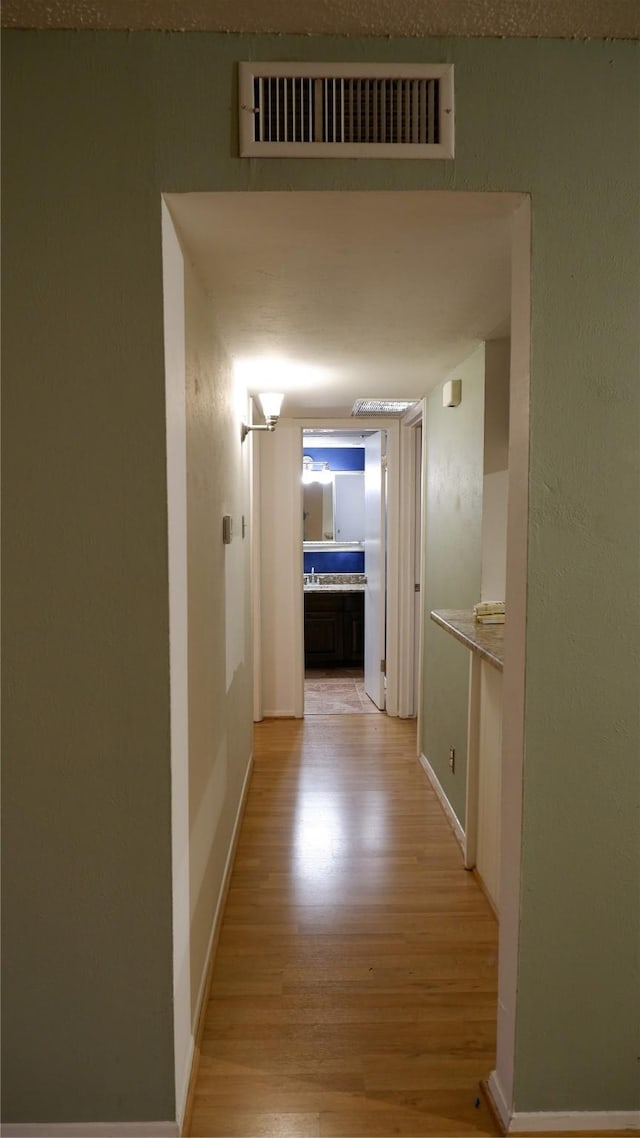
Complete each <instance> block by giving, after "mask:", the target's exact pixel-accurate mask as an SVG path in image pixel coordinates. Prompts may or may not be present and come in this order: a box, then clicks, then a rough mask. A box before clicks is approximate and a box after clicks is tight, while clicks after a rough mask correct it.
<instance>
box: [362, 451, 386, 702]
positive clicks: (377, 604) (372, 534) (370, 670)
mask: <svg viewBox="0 0 640 1138" xmlns="http://www.w3.org/2000/svg"><path fill="white" fill-rule="evenodd" d="M382 460H383V436H382V431H375V432H374V434H372V435H370V436H369V437H368V438H367V439H365V443H364V522H365V531H364V533H365V536H364V568H365V573H366V575H367V583H366V586H365V592H364V690H365V691H366V693H367V695H368V696H369V699H371V700H373V702H374V703H375V705H376V707H379V708H380V710H381V711H383V710H384V706H385V683H384V681H385V676H384V671H383V669H382V666H381V662H382V661H384V659H385V643H386V550H385V529H386V526H385V522H386V508H385V493H384V486H385V477H384V468H383V461H382Z"/></svg>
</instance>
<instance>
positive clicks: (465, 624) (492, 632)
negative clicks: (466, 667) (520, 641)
mask: <svg viewBox="0 0 640 1138" xmlns="http://www.w3.org/2000/svg"><path fill="white" fill-rule="evenodd" d="M430 615H431V619H432V620H434V621H435V623H436V624H439V625H440V627H441V628H443V629H444V630H445V632H449V633H451V635H452V636H455V638H456V640H459V641H460V643H461V644H464V645H465V647H467V648H470V649H471V651H472V652H476V653H477V655H478V656H480V657H481V658H482V659H483V660H486V661H487V663H489V664H492V665H493V667H494V668H497V669H498V671H499V672H501V671H502V670H503V667H504V624H478V622H477V621H476V620H474V617H473V613H472V612H470V611H468V610H466V609H433V610H432V611H431V614H430Z"/></svg>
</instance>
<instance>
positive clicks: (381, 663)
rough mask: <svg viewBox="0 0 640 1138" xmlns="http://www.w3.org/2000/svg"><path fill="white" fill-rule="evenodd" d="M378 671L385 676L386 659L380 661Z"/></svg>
mask: <svg viewBox="0 0 640 1138" xmlns="http://www.w3.org/2000/svg"><path fill="white" fill-rule="evenodd" d="M380 671H381V672H382V674H383V676H386V674H387V661H386V660H381V661H380Z"/></svg>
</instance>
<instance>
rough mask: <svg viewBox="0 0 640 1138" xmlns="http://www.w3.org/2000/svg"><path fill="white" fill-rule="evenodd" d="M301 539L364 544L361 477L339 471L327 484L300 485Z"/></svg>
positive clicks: (359, 473) (310, 483)
mask: <svg viewBox="0 0 640 1138" xmlns="http://www.w3.org/2000/svg"><path fill="white" fill-rule="evenodd" d="M302 489H303V495H302V503H303V505H302V511H303V523H304V529H303V540H304V543H305V546H306V545H307V543H308V542H313V543H314V544H317V543H318V542H322V543H323V544H325V543H332V544H353V543H356V544H360V543H361V542H363V541H364V474H363V473H362V472H361V471H357V472H355V471H340V472H336V473H334V474H332V475H331V480H330V481H328V482H309V483H305V484H304V485H303V488H302Z"/></svg>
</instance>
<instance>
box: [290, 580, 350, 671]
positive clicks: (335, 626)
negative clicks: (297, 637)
mask: <svg viewBox="0 0 640 1138" xmlns="http://www.w3.org/2000/svg"><path fill="white" fill-rule="evenodd" d="M364 589H365V577H364V574H356V573H354V574H339V573H335V574H330V573H326V574H322V573H320V574H306V575H305V582H304V662H305V667H306V668H334V667H349V666H360V665H362V664H363V662H364Z"/></svg>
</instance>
